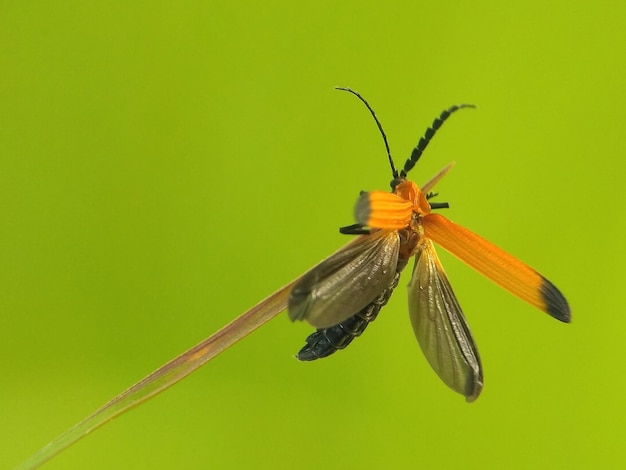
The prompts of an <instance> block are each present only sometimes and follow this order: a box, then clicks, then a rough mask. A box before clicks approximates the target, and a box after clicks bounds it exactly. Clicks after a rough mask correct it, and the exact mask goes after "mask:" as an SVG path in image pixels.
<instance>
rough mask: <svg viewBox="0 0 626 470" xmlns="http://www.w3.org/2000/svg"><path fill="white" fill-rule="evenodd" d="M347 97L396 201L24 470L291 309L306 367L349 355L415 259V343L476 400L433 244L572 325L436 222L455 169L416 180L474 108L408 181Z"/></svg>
mask: <svg viewBox="0 0 626 470" xmlns="http://www.w3.org/2000/svg"><path fill="white" fill-rule="evenodd" d="M338 89H339V90H343V91H347V92H350V93H352V94H354V95H356V96H357V97H358V98H359V99H360V100H361V101H362V102H363V103H364V104H365V105H366V106H367V108H368V109H369V111H370V113H371V114H372V116H373V118H374V120H375V121H376V124H377V126H378V128H379V130H380V132H381V134H382V137H383V140H384V143H385V147H386V149H387V156H388V158H389V163H390V165H391V171H392V174H393V180H392V182H391V188H392V191H391V192H390V193H389V192H383V191H373V192H369V193H362V194H361V196H360V198H359V199H358V201H357V204H356V207H355V218H356V222H357V223H356V224H354V225H350V226H348V227H343V228H341V229H340V231H341V232H342V233H345V234H352V235H359V236H358V237H356V238H355V239H354V240H352V241H351V242H350V243H348V244H347V245H346V246H344V247H343V248H341V249H340V250H339V251H337V252H336V253H335V254H333V255H331V256H330V257H328V258H327V259H325V260H324V261H322V262H321V263H319V264H318V265H317V266H315V267H313V268H312V269H311V270H310V271H308V272H307V273H305V274H304V275H302V276H301V277H299V278H297V279H295V280H294V281H292V282H290V283H289V284H287V285H286V286H284V287H282V288H281V289H279V290H278V291H276V292H274V293H273V294H272V295H270V296H269V297H267V298H266V299H265V300H263V301H261V302H260V303H258V304H257V305H255V306H254V307H252V308H250V309H249V310H248V311H246V312H245V313H243V314H241V315H240V316H239V317H237V318H235V319H234V320H233V321H232V322H231V323H229V324H228V325H226V326H225V327H223V328H222V329H221V330H219V331H217V332H216V333H214V334H213V335H211V336H210V337H209V338H207V339H205V340H204V341H202V342H201V343H200V344H198V345H196V346H194V347H193V348H191V349H189V350H188V351H186V352H184V353H183V354H181V355H180V356H178V357H176V358H174V359H172V360H171V361H170V362H168V363H167V364H165V365H163V366H161V367H160V368H159V369H157V370H156V371H154V372H153V373H152V374H150V375H148V376H147V377H145V378H144V379H142V380H140V381H139V382H137V383H136V384H135V385H133V386H131V387H130V388H129V389H127V390H126V391H124V392H122V393H121V394H119V395H118V396H116V397H115V398H114V399H113V400H111V401H110V402H108V403H107V404H105V405H104V406H103V407H102V408H100V409H99V410H97V411H96V412H94V413H93V414H92V415H90V416H88V417H87V418H85V419H84V420H83V421H81V422H80V423H78V424H77V425H76V426H74V427H73V428H71V429H69V430H68V431H66V432H65V433H64V434H61V435H60V436H59V437H57V438H56V439H55V440H53V441H52V442H51V443H50V444H48V445H47V446H45V447H43V448H42V449H40V450H39V451H37V452H36V453H35V454H33V455H31V456H30V458H28V459H27V460H26V461H24V462H23V463H22V464H21V465H20V466H19V467H18V469H19V470H26V469H32V468H37V467H39V466H40V465H41V464H43V463H44V462H46V461H47V460H49V459H50V458H52V457H53V456H55V455H56V454H58V453H59V452H61V451H62V450H64V449H67V448H68V447H69V446H71V445H72V444H73V443H75V442H76V441H78V440H79V439H81V438H82V437H84V436H86V435H87V434H88V433H90V432H91V431H93V430H94V429H96V428H98V427H100V426H102V425H103V424H105V423H106V422H108V421H110V420H111V419H112V418H114V417H116V416H119V415H120V414H122V413H124V412H125V411H128V410H129V409H130V408H132V407H134V406H136V405H138V404H140V403H142V402H144V401H146V400H148V399H149V398H151V397H153V396H155V395H157V394H158V393H160V392H162V391H163V390H165V389H166V388H168V387H170V386H172V385H174V384H175V383H176V382H178V381H179V380H181V379H182V378H184V377H186V376H187V375H189V374H190V373H192V372H193V371H195V370H196V369H198V368H199V367H200V366H202V365H203V364H205V363H206V362H208V361H209V360H211V359H212V358H214V357H215V356H217V355H218V354H220V353H221V352H223V351H224V350H226V349H228V348H229V347H230V346H232V345H233V344H234V343H236V342H237V341H239V340H240V339H242V338H244V337H245V336H247V335H248V334H250V333H251V332H252V331H254V330H256V329H257V328H259V327H260V326H262V325H263V324H265V323H266V322H268V321H269V320H271V319H272V318H274V317H275V316H277V315H278V314H279V313H280V312H282V311H284V310H285V309H287V308H288V309H289V317H290V318H291V319H292V320H302V319H303V320H307V321H308V322H309V323H310V324H311V325H313V326H314V327H316V328H318V330H317V331H316V332H315V333H313V334H312V335H310V336H309V337H308V338H307V340H306V345H305V346H304V347H303V348H302V350H301V351H300V352H299V353H298V356H297V357H298V358H299V359H300V360H313V359H317V358H320V357H325V356H328V355H330V354H332V353H333V352H335V351H336V350H338V349H341V348H344V347H345V346H347V345H348V344H349V343H350V342H351V341H352V340H353V339H354V338H355V337H356V336H358V335H360V334H361V333H362V332H363V331H364V330H365V328H366V326H367V325H368V324H369V322H371V321H372V320H374V319H375V318H376V315H377V314H378V312H379V311H380V309H381V308H382V307H383V306H384V305H385V304H386V303H387V301H388V300H389V297H390V296H391V294H392V292H393V289H394V288H395V287H396V286H397V284H398V281H399V278H400V273H401V271H402V270H403V269H404V268H405V266H406V265H407V263H408V261H409V260H410V258H411V257H413V256H414V257H415V266H414V268H413V276H412V278H411V281H410V283H409V313H410V317H411V322H412V324H413V330H414V332H415V336H416V337H417V340H418V342H419V344H420V346H421V348H422V350H423V352H424V354H425V356H426V358H427V360H428V362H429V363H430V365H431V366H432V368H433V369H434V370H435V372H436V373H437V374H438V375H439V377H440V378H441V379H442V380H443V382H444V383H446V384H447V385H448V386H449V387H450V388H452V389H453V390H455V391H456V392H458V393H461V394H462V395H464V396H465V397H466V399H467V400H468V401H473V400H475V399H476V398H477V397H478V395H479V394H480V391H481V389H482V385H483V373H482V367H481V364H480V358H479V356H478V351H477V349H476V346H475V344H474V340H473V338H472V335H471V332H470V330H469V327H468V325H467V322H466V321H465V317H464V316H463V312H462V310H461V307H460V305H459V302H458V301H457V299H456V296H455V295H454V292H453V291H452V287H451V286H450V283H449V282H448V278H447V276H446V274H445V272H444V270H443V268H442V266H441V263H440V262H439V258H438V257H437V254H436V252H435V248H434V246H433V243H432V242H433V241H434V242H436V243H437V244H438V245H440V246H442V247H443V248H444V249H446V250H448V251H449V252H450V253H452V254H453V255H455V256H457V257H458V258H459V259H461V260H462V261H464V262H465V263H467V264H468V265H469V266H471V267H472V268H474V269H476V270H477V271H478V272H480V273H481V274H483V275H484V276H486V277H487V278H489V279H491V280H492V281H494V282H495V283H497V284H499V285H500V286H502V287H503V288H504V289H506V290H508V291H509V292H511V293H512V294H514V295H516V296H518V297H519V298H521V299H522V300H525V301H526V302H528V303H530V304H531V305H533V306H535V307H537V308H539V309H540V310H543V311H544V312H546V313H548V314H550V315H551V316H553V317H554V318H556V319H557V320H561V321H563V322H569V320H570V310H569V306H568V304H567V301H566V300H565V298H564V297H563V295H562V294H561V293H560V292H559V290H558V289H557V288H556V287H555V286H554V285H553V284H552V283H551V282H550V281H548V280H547V279H546V278H544V277H543V276H541V275H540V274H539V273H537V272H536V271H534V270H533V269H532V268H530V267H528V266H527V265H525V264H524V263H522V262H521V261H519V260H517V259H516V258H514V257H513V256H511V255H509V254H507V253H505V252H504V251H502V250H501V249H500V248H498V247H496V246H494V245H492V244H491V243H489V242H488V241H486V240H484V239H483V238H481V237H479V236H478V235H475V234H474V233H472V232H470V231H469V230H467V229H465V228H463V227H460V226H459V225H456V224H454V223H453V222H450V221H449V220H447V219H446V218H445V217H443V216H441V215H439V214H435V213H433V212H432V211H433V210H436V209H443V208H447V207H448V204H447V203H441V202H440V203H436V202H431V199H432V198H433V197H434V196H436V194H433V193H432V192H431V189H432V188H433V187H434V186H435V184H436V183H437V182H438V181H439V180H440V179H441V178H442V177H443V176H445V174H446V173H447V172H448V171H449V170H450V168H451V167H452V165H448V166H447V167H445V168H444V169H443V170H441V171H440V172H439V173H438V174H437V175H435V176H434V177H433V178H432V179H431V180H430V181H429V182H428V183H426V184H425V185H424V186H422V188H419V187H418V186H417V185H416V184H415V183H413V182H411V181H408V180H407V179H406V176H407V173H408V172H409V171H410V170H411V169H412V168H413V166H414V165H415V163H416V162H417V160H418V159H419V158H420V156H421V155H422V152H423V151H424V149H425V148H426V146H427V145H428V143H429V142H430V140H431V138H432V137H433V136H434V134H435V132H436V131H437V129H439V127H440V126H441V125H442V124H443V122H444V121H445V120H446V119H447V118H448V117H449V116H450V115H451V114H452V113H454V112H455V111H457V110H459V109H462V108H465V107H468V106H470V105H458V106H452V107H451V108H449V109H447V110H446V111H444V112H443V113H442V114H441V115H440V116H439V117H438V118H437V119H435V121H434V122H433V124H432V126H431V127H429V128H428V129H427V130H426V133H425V134H424V137H422V138H421V139H420V141H419V143H418V144H417V146H416V147H415V149H413V152H412V154H411V157H410V158H409V159H408V160H407V161H406V163H405V164H404V167H403V169H402V170H401V171H400V172H398V171H397V170H396V168H395V166H394V163H393V159H392V158H391V153H390V151H389V145H388V143H387V137H386V136H385V133H384V131H383V128H382V126H381V124H380V122H379V121H378V119H377V118H376V114H375V113H374V111H373V110H372V108H371V107H370V106H369V104H368V103H367V102H366V101H365V99H363V97H361V95H359V94H358V93H357V92H355V91H353V90H350V89H348V88H338Z"/></svg>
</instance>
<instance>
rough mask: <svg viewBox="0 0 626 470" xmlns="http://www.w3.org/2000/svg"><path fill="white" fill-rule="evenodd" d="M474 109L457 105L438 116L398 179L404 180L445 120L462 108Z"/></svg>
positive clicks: (465, 105)
mask: <svg viewBox="0 0 626 470" xmlns="http://www.w3.org/2000/svg"><path fill="white" fill-rule="evenodd" d="M475 107H476V106H474V105H473V104H457V105H454V106H450V107H449V108H448V109H446V110H445V111H443V112H442V113H441V114H440V115H439V117H438V118H436V119H435V120H434V121H433V123H432V125H431V126H430V127H429V128H428V129H426V132H425V133H424V137H422V138H421V139H420V141H419V142H418V143H417V145H416V146H415V148H414V149H413V151H412V152H411V158H409V159H408V160H407V161H406V162H405V163H404V168H403V169H402V171H401V172H400V178H405V177H406V175H407V173H408V172H409V171H411V169H412V168H413V167H414V166H415V164H416V163H417V161H418V160H419V159H420V157H421V156H422V153H423V152H424V150H425V149H426V147H427V146H428V144H429V142H430V139H432V138H433V137H434V135H435V133H436V132H437V131H438V130H439V128H440V127H441V125H442V124H443V123H444V122H445V121H446V119H448V118H449V117H450V115H451V114H452V113H454V112H455V111H458V110H459V109H462V108H475ZM394 178H397V176H394ZM392 184H393V183H392Z"/></svg>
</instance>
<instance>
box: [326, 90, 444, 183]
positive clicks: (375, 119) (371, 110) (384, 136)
mask: <svg viewBox="0 0 626 470" xmlns="http://www.w3.org/2000/svg"><path fill="white" fill-rule="evenodd" d="M335 90H340V91H347V92H348V93H352V94H353V95H354V96H356V97H357V98H358V99H360V100H361V101H362V102H363V104H365V106H367V109H369V111H370V113H371V114H372V117H373V118H374V121H376V125H377V126H378V130H379V131H380V133H381V135H382V136H383V141H384V142H385V148H386V149H387V157H388V158H389V165H391V173H392V174H393V178H394V180H395V179H397V178H398V170H396V167H395V165H394V164H393V158H391V150H389V144H388V143H387V136H386V135H385V131H384V130H383V126H382V125H381V124H380V121H379V120H378V118H377V117H376V113H375V112H374V110H373V109H372V107H371V106H370V105H369V103H368V102H367V101H365V98H363V97H362V96H361V95H360V94H359V93H358V92H356V91H354V90H353V89H352V88H344V87H339V86H336V87H335ZM450 109H452V108H450ZM455 111H456V110H455ZM442 116H443V114H442ZM447 117H448V116H446V117H445V118H443V120H444V121H445V120H446V118H447ZM440 119H441V117H440ZM441 122H443V121H441ZM440 125H441V123H440V124H439V126H440ZM433 126H434V124H433ZM439 126H437V127H439ZM433 134H434V132H433ZM422 140H424V139H422ZM429 140H430V138H429ZM420 143H421V141H420ZM426 145H428V141H426V143H425V144H424V147H426ZM422 150H423V149H422ZM414 152H415V151H414ZM420 153H421V152H420ZM411 158H413V155H411ZM417 158H419V155H418V156H417ZM417 158H416V161H417ZM407 163H408V162H407ZM405 168H406V165H405ZM407 171H408V170H407ZM403 173H404V176H406V173H405V172H404V171H403Z"/></svg>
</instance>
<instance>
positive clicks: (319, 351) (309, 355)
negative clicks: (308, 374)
mask: <svg viewBox="0 0 626 470" xmlns="http://www.w3.org/2000/svg"><path fill="white" fill-rule="evenodd" d="M399 279H400V273H399V272H397V273H396V275H395V277H394V278H393V281H392V283H391V285H390V286H389V287H388V288H387V289H385V290H384V291H382V292H381V293H380V295H379V296H378V297H376V298H375V299H374V300H373V301H372V302H370V303H369V304H368V305H366V306H365V307H363V308H362V309H361V310H359V311H358V312H357V313H355V314H354V315H352V316H351V317H350V318H348V319H347V320H344V321H342V322H341V323H339V324H337V325H334V326H331V327H329V328H319V329H318V330H317V331H315V332H314V333H312V334H310V335H309V336H308V337H307V339H306V344H305V345H304V346H303V347H302V349H301V350H300V352H299V353H298V354H296V358H297V359H298V360H300V361H314V360H316V359H321V358H323V357H327V356H330V355H331V354H333V353H334V352H335V351H338V350H340V349H343V348H345V347H346V346H348V345H349V344H350V343H351V342H352V340H353V339H354V338H356V337H357V336H360V335H361V333H363V332H364V331H365V328H367V325H369V324H370V323H371V322H373V321H374V320H375V319H376V316H377V315H378V312H380V309H381V308H382V307H383V306H384V305H385V304H386V303H387V302H388V301H389V298H390V297H391V294H392V293H393V290H394V289H395V288H396V286H397V285H398V281H399Z"/></svg>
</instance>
